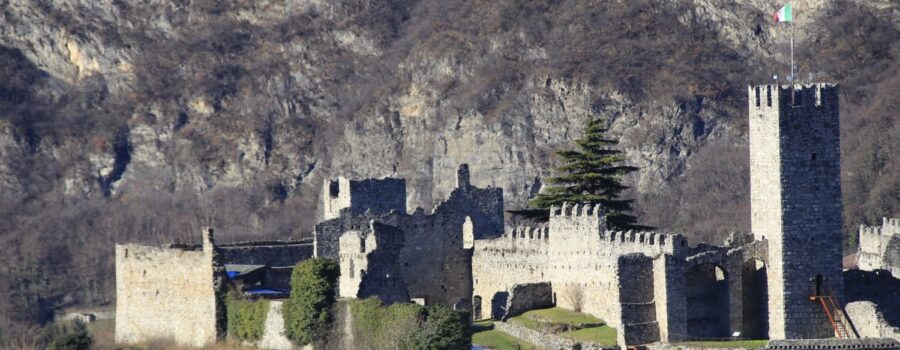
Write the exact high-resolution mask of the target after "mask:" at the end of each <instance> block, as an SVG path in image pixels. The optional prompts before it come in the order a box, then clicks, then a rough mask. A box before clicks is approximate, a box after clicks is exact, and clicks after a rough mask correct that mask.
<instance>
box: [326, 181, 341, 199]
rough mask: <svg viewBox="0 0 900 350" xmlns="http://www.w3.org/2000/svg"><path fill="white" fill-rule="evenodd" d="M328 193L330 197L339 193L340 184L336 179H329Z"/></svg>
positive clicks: (334, 196)
mask: <svg viewBox="0 0 900 350" xmlns="http://www.w3.org/2000/svg"><path fill="white" fill-rule="evenodd" d="M328 194H329V195H331V198H337V196H338V195H339V194H341V184H340V183H339V182H337V181H331V182H330V183H329V184H328Z"/></svg>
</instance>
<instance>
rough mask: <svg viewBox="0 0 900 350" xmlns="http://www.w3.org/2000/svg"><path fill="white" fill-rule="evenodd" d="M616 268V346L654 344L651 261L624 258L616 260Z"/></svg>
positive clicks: (655, 325)
mask: <svg viewBox="0 0 900 350" xmlns="http://www.w3.org/2000/svg"><path fill="white" fill-rule="evenodd" d="M616 267H617V268H616V277H617V278H616V279H617V280H618V283H617V284H618V286H619V290H618V293H617V294H618V296H619V303H618V304H619V305H620V307H621V310H619V311H618V312H619V314H620V316H619V318H620V321H619V322H618V323H619V325H620V326H619V328H618V329H617V332H616V336H617V337H618V339H617V343H618V344H619V346H621V347H623V348H624V347H626V346H628V345H643V344H650V343H654V342H658V341H659V340H660V338H659V323H658V322H657V320H656V317H657V313H656V310H657V309H656V301H657V299H655V298H654V289H655V288H654V272H653V259H652V258H650V257H648V256H646V255H643V254H640V253H634V254H628V255H624V256H621V257H619V260H618V265H617V266H616Z"/></svg>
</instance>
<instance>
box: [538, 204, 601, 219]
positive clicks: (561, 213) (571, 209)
mask: <svg viewBox="0 0 900 350" xmlns="http://www.w3.org/2000/svg"><path fill="white" fill-rule="evenodd" d="M602 213H603V208H602V207H601V206H600V204H596V205H594V204H578V203H575V204H572V203H569V202H566V203H563V205H562V206H552V207H550V218H551V219H550V220H553V219H552V218H554V217H570V218H571V217H578V216H593V217H600V216H602V215H601V214H602Z"/></svg>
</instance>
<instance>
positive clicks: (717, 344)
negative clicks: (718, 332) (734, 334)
mask: <svg viewBox="0 0 900 350" xmlns="http://www.w3.org/2000/svg"><path fill="white" fill-rule="evenodd" d="M768 343H769V341H768V340H766V339H762V340H724V341H691V342H684V343H678V345H685V346H697V347H704V348H720V349H734V348H746V349H762V348H765V347H766V344H768Z"/></svg>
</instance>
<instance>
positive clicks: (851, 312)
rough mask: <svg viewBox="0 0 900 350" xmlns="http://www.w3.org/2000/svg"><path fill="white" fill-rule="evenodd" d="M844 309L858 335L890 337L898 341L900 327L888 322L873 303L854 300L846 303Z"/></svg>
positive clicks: (864, 336) (899, 339)
mask: <svg viewBox="0 0 900 350" xmlns="http://www.w3.org/2000/svg"><path fill="white" fill-rule="evenodd" d="M846 310H847V315H848V316H850V320H851V321H853V326H854V327H856V331H857V332H859V336H860V337H863V338H891V339H894V340H897V341H900V328H897V327H893V326H891V325H890V324H888V322H887V321H885V319H884V316H883V315H882V314H881V312H879V311H878V306H877V305H875V303H872V302H869V301H855V302H852V303H849V304H847V307H846Z"/></svg>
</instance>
